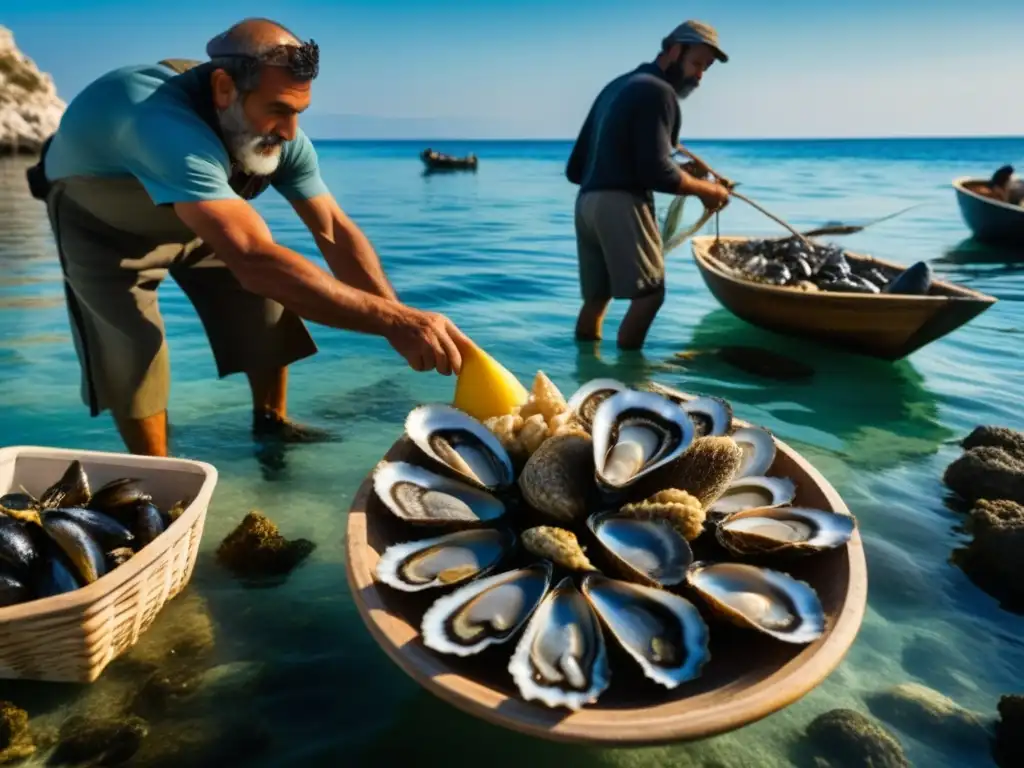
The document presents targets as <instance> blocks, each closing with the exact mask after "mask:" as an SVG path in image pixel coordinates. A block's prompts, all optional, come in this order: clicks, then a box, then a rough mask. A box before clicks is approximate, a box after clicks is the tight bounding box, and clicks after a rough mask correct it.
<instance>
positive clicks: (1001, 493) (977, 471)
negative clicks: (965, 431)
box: [943, 445, 1024, 504]
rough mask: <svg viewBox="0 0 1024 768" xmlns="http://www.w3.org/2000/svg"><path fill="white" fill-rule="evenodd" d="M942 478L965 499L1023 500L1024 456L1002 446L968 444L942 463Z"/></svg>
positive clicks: (1020, 501) (1021, 501)
mask: <svg viewBox="0 0 1024 768" xmlns="http://www.w3.org/2000/svg"><path fill="white" fill-rule="evenodd" d="M943 481H944V482H945V483H946V485H948V486H949V487H950V488H951V489H953V490H954V491H956V493H958V494H959V495H960V496H962V497H963V498H965V499H966V500H967V501H971V502H973V501H977V500H978V499H1007V500H1009V501H1015V502H1017V503H1018V504H1024V460H1022V459H1018V458H1015V457H1014V455H1013V454H1011V453H1008V452H1007V451H1006V450H1004V449H1003V448H996V447H994V446H989V445H983V446H979V447H977V448H970V449H968V450H967V451H965V452H964V454H963V455H962V456H960V458H958V459H956V461H954V462H952V463H951V464H950V465H949V466H948V467H946V472H945V474H944V475H943Z"/></svg>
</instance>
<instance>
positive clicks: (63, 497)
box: [39, 460, 91, 509]
mask: <svg viewBox="0 0 1024 768" xmlns="http://www.w3.org/2000/svg"><path fill="white" fill-rule="evenodd" d="M90 498H91V493H90V491H89V478H88V477H87V476H86V474H85V467H83V466H82V462H80V461H78V460H75V461H72V462H71V464H70V465H69V466H68V468H67V469H66V470H64V474H63V475H62V476H61V478H60V479H59V480H58V481H57V482H56V483H54V484H53V485H51V486H50V487H49V488H47V489H46V490H45V491H43V492H42V493H41V494H40V495H39V506H40V507H41V508H42V509H54V508H55V507H78V506H84V505H85V504H88V503H89V499H90Z"/></svg>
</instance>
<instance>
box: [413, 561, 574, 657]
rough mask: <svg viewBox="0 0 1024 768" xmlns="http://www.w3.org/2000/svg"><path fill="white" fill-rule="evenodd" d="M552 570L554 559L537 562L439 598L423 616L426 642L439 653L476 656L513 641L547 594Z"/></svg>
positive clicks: (486, 578) (472, 583) (474, 583)
mask: <svg viewBox="0 0 1024 768" xmlns="http://www.w3.org/2000/svg"><path fill="white" fill-rule="evenodd" d="M553 571H554V569H553V568H552V566H551V563H548V562H542V563H537V564H535V565H531V566H528V567H526V568H519V569H517V570H514V571H503V572H501V573H497V574H494V575H493V576H487V577H485V578H482V579H474V580H473V581H471V582H469V583H468V584H465V585H463V586H461V587H459V588H458V589H456V590H455V591H454V592H452V593H451V594H448V595H445V596H444V597H440V598H438V599H437V600H436V601H435V602H434V604H433V605H431V606H430V608H428V609H427V611H426V613H424V614H423V621H422V622H421V624H420V633H421V635H422V636H423V644H424V645H425V646H426V647H427V648H431V649H433V650H435V651H438V652H439V653H450V654H453V655H455V656H471V655H473V654H474V653H479V652H480V651H482V650H483V649H484V648H486V647H487V646H489V645H494V644H500V643H504V642H506V641H508V639H509V638H510V637H512V635H514V634H515V633H516V632H517V631H518V630H519V628H520V627H521V626H522V625H523V624H524V623H525V622H526V620H527V619H529V618H530V616H531V615H532V614H533V612H534V609H535V608H536V607H537V605H538V604H539V603H540V601H541V598H543V597H544V595H545V594H547V592H548V589H549V588H550V586H551V575H552V573H553Z"/></svg>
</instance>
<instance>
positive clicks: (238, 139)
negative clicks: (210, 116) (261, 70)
mask: <svg viewBox="0 0 1024 768" xmlns="http://www.w3.org/2000/svg"><path fill="white" fill-rule="evenodd" d="M217 120H218V122H219V123H220V129H221V132H222V133H223V134H224V140H225V142H226V143H227V145H228V153H229V154H230V155H231V157H232V159H233V160H234V161H235V162H237V163H238V164H239V165H240V166H241V167H242V170H243V171H245V172H246V173H249V174H252V175H254V176H269V175H271V174H272V173H273V172H274V171H276V170H277V166H278V165H279V164H280V162H281V145H280V144H278V145H277V146H275V147H274V148H273V149H272V151H271V152H270V153H269V154H267V153H266V152H261V151H260V150H261V149H263V150H265V149H266V147H267V144H268V137H267V136H263V135H260V134H258V133H256V132H255V131H253V130H252V128H251V126H250V125H249V120H248V119H247V118H246V116H245V110H244V109H243V108H242V100H241V99H235V100H234V101H233V102H231V106H229V107H228V108H227V109H225V110H223V111H221V112H219V113H218V114H217Z"/></svg>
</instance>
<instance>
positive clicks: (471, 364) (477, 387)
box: [452, 344, 530, 421]
mask: <svg viewBox="0 0 1024 768" xmlns="http://www.w3.org/2000/svg"><path fill="white" fill-rule="evenodd" d="M529 396H530V393H529V392H527V390H526V388H525V387H524V386H523V385H522V384H520V383H519V380H518V379H517V378H516V377H515V376H513V375H512V372H511V371H509V370H508V369H507V368H505V366H503V365H502V364H501V363H499V362H498V361H497V360H495V359H494V358H493V357H491V356H490V355H488V354H487V353H486V352H484V351H483V350H482V349H480V347H478V346H476V345H475V344H473V345H471V346H470V348H469V349H467V350H466V351H465V353H464V355H463V357H462V369H461V370H460V371H459V375H458V379H457V380H456V382H455V399H454V400H453V402H452V405H454V406H455V407H456V408H459V409H461V410H463V411H465V412H466V413H468V414H469V415H470V416H472V417H473V418H475V419H478V420H479V421H484V420H485V419H489V418H491V417H492V416H504V415H506V414H509V413H512V410H513V409H514V408H515V407H516V406H520V405H522V404H523V403H525V402H526V400H527V398H528V397H529Z"/></svg>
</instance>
